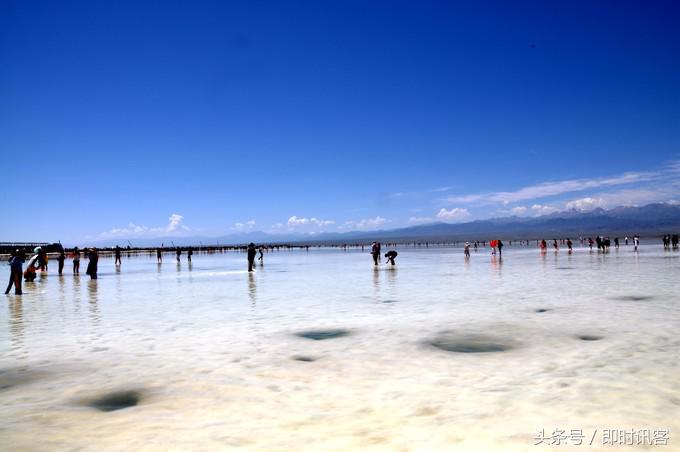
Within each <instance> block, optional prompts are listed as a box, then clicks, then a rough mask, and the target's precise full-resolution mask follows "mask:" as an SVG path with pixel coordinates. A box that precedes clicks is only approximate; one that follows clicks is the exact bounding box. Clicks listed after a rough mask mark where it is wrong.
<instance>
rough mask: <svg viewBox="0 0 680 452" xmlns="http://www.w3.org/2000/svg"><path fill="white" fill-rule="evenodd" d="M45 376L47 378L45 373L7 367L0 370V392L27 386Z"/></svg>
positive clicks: (26, 368)
mask: <svg viewBox="0 0 680 452" xmlns="http://www.w3.org/2000/svg"><path fill="white" fill-rule="evenodd" d="M45 376H47V373H46V372H44V371H40V370H33V369H31V368H29V367H9V368H5V369H0V391H5V390H7V389H13V388H15V387H17V386H21V385H25V384H29V383H32V382H34V381H36V380H39V379H41V378H43V377H45Z"/></svg>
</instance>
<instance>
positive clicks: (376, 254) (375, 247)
mask: <svg viewBox="0 0 680 452" xmlns="http://www.w3.org/2000/svg"><path fill="white" fill-rule="evenodd" d="M371 256H372V257H373V265H378V259H380V244H379V243H378V242H373V243H372V244H371Z"/></svg>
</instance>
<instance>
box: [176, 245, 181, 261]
mask: <svg viewBox="0 0 680 452" xmlns="http://www.w3.org/2000/svg"><path fill="white" fill-rule="evenodd" d="M175 255H176V256H177V262H179V260H180V257H181V256H182V250H181V249H180V248H179V247H177V248H175Z"/></svg>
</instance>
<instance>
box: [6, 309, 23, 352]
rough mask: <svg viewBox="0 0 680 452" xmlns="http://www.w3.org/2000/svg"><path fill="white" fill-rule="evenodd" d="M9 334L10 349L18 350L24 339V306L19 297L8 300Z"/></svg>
mask: <svg viewBox="0 0 680 452" xmlns="http://www.w3.org/2000/svg"><path fill="white" fill-rule="evenodd" d="M7 320H8V321H9V332H10V333H11V334H12V349H15V350H16V349H19V348H21V345H22V343H23V339H24V306H23V304H22V300H21V297H14V298H13V299H10V300H9V316H7Z"/></svg>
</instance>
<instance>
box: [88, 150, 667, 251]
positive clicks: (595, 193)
mask: <svg viewBox="0 0 680 452" xmlns="http://www.w3.org/2000/svg"><path fill="white" fill-rule="evenodd" d="M450 190H451V188H450V187H442V188H437V189H425V190H423V191H422V193H427V194H432V195H436V196H435V197H433V198H432V199H430V200H429V201H427V202H426V203H425V204H426V205H425V206H423V205H419V206H418V207H415V208H414V209H412V210H419V211H420V210H422V211H424V210H427V209H430V210H431V211H432V215H430V216H408V217H401V218H395V219H389V218H385V217H382V216H380V215H376V216H375V217H369V218H363V219H355V220H352V219H347V220H334V219H320V218H317V217H314V216H310V217H305V216H298V215H291V216H290V217H289V218H288V219H287V220H286V221H285V223H284V222H278V223H273V224H271V225H269V226H264V227H262V228H260V229H259V230H262V231H263V232H268V233H273V234H276V233H290V232H299V233H307V234H318V233H322V232H348V231H370V230H378V229H385V228H390V227H403V226H408V225H417V224H426V223H433V222H444V223H461V222H468V221H474V220H477V219H485V218H491V217H499V216H519V217H538V216H542V215H548V214H551V213H554V212H558V211H563V210H577V211H589V210H593V209H596V208H604V209H609V208H614V207H619V206H640V205H643V204H649V203H655V202H666V203H673V204H675V203H678V202H680V162H677V161H673V162H670V163H668V164H667V165H665V166H664V167H663V168H660V169H657V170H652V171H643V172H626V173H623V174H619V175H613V176H603V177H597V178H579V179H567V180H562V181H547V182H542V183H538V184H534V185H530V186H526V187H520V188H518V189H515V190H511V191H501V192H488V193H469V194H451V195H448V196H446V197H443V198H442V197H439V195H441V193H442V192H447V191H450ZM399 193H400V194H401V195H403V192H399ZM399 197H400V198H401V197H402V196H399ZM428 205H429V206H428ZM437 205H441V206H442V207H437ZM451 205H457V206H458V207H451ZM463 206H465V207H463ZM437 209H438V210H437ZM473 212H474V213H473ZM183 220H184V216H183V215H180V214H176V213H173V214H172V215H171V216H170V217H169V218H168V223H167V225H165V226H156V227H149V226H143V225H137V224H135V223H132V222H131V223H129V224H128V226H126V227H114V228H112V229H111V230H109V231H105V232H101V233H100V234H98V235H97V236H95V237H94V238H97V239H112V238H121V239H122V238H155V237H158V238H163V237H182V236H189V235H192V234H195V233H197V232H198V231H203V230H205V229H206V228H205V227H202V228H192V227H189V226H186V225H184V224H183ZM260 224H265V223H260V222H258V221H257V220H256V219H250V220H247V221H243V222H237V223H235V224H234V225H233V226H232V227H230V228H228V229H226V230H223V231H221V232H220V233H221V234H225V233H234V232H252V231H255V230H258V229H257V227H258V225H260Z"/></svg>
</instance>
